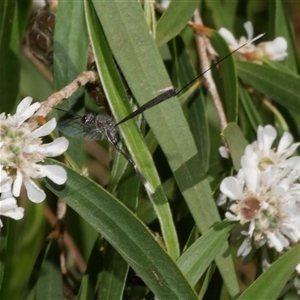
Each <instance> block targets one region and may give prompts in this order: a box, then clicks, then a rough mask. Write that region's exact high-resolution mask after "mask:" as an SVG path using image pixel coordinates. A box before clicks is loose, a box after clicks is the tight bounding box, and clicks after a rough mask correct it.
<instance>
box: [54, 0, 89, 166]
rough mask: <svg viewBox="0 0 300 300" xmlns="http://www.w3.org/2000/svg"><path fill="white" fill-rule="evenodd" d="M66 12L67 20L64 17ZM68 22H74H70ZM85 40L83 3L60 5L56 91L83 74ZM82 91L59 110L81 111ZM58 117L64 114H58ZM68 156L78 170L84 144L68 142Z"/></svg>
mask: <svg viewBox="0 0 300 300" xmlns="http://www.w3.org/2000/svg"><path fill="white" fill-rule="evenodd" d="M66 12H68V17H66ZM70 20H76V21H74V22H70ZM87 50H88V36H87V31H86V24H85V19H84V9H83V1H60V2H59V5H58V8H57V13H56V18H55V31H54V51H53V55H54V86H55V90H56V91H57V90H59V89H61V88H63V87H65V86H66V85H68V84H69V83H71V82H72V81H73V80H74V79H75V78H76V77H77V76H78V75H79V74H80V73H82V72H83V71H85V70H86V64H87ZM83 93H84V90H83V88H81V89H79V90H78V91H77V92H76V93H74V94H73V95H72V96H71V97H70V98H69V99H68V100H67V101H64V102H63V103H62V104H61V105H60V107H61V108H64V109H66V110H70V109H72V110H75V111H76V112H79V113H80V111H81V112H82V111H83V106H84V97H83ZM58 115H59V116H62V115H65V113H61V112H58ZM69 142H70V144H69V147H68V153H69V154H70V156H71V158H72V159H73V161H75V162H76V163H77V165H78V166H79V168H81V166H82V164H83V151H78V149H82V145H83V141H82V140H76V139H72V138H69Z"/></svg>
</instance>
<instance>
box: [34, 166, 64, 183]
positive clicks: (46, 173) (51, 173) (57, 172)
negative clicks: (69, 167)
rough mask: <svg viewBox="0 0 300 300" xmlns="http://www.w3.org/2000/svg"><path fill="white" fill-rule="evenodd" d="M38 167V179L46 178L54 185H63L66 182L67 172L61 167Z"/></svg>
mask: <svg viewBox="0 0 300 300" xmlns="http://www.w3.org/2000/svg"><path fill="white" fill-rule="evenodd" d="M39 167H40V170H39V173H38V177H39V178H43V177H48V178H49V179H50V180H51V181H53V182H54V183H56V184H64V183H65V182H66V180H67V172H66V170H65V169H64V168H63V167H61V166H56V165H40V166H39Z"/></svg>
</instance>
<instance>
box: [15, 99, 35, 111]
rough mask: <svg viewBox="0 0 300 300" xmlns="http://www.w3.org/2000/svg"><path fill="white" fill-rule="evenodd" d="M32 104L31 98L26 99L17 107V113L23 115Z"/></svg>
mask: <svg viewBox="0 0 300 300" xmlns="http://www.w3.org/2000/svg"><path fill="white" fill-rule="evenodd" d="M31 102H32V98H31V97H26V98H24V99H23V100H22V101H21V102H20V103H19V105H18V106H17V111H16V113H17V114H18V115H19V114H21V113H22V112H23V111H24V110H26V109H27V108H28V107H29V106H30V104H31Z"/></svg>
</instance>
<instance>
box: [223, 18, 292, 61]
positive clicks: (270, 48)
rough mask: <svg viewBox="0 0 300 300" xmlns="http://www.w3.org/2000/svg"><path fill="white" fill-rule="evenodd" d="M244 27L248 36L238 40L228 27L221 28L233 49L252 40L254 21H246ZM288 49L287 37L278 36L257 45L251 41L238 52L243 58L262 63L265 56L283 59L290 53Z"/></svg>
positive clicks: (271, 58)
mask: <svg viewBox="0 0 300 300" xmlns="http://www.w3.org/2000/svg"><path fill="white" fill-rule="evenodd" d="M244 28H245V31H246V33H247V38H245V37H244V36H242V37H241V38H240V39H239V40H236V39H235V37H234V35H233V34H232V33H231V32H230V31H229V30H227V29H226V28H224V27H222V28H220V29H219V34H220V35H221V36H222V37H223V38H224V39H225V41H226V42H227V44H228V45H229V46H230V49H231V50H232V51H233V50H235V49H236V48H238V47H239V46H242V45H243V44H245V43H247V42H249V41H251V40H252V38H253V32H254V30H253V25H252V23H251V22H250V21H248V22H246V23H245V24H244ZM286 50H287V41H286V39H285V38H284V37H277V38H275V39H274V40H273V41H269V42H263V43H260V44H258V45H257V46H255V45H254V44H252V43H249V44H247V45H245V46H244V47H243V48H241V49H239V50H238V51H237V53H238V54H239V58H240V59H241V60H251V61H254V62H256V63H260V61H261V60H263V59H264V58H267V59H270V60H283V59H284V58H285V57H286V56H287V55H288V53H287V52H286Z"/></svg>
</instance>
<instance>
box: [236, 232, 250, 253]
mask: <svg viewBox="0 0 300 300" xmlns="http://www.w3.org/2000/svg"><path fill="white" fill-rule="evenodd" d="M251 249H252V247H251V240H250V239H249V238H248V237H246V238H245V239H244V240H243V242H242V244H241V246H240V247H239V249H238V252H237V256H247V255H248V254H249V253H250V252H251Z"/></svg>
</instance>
